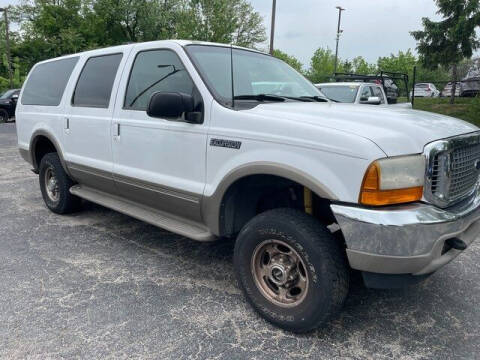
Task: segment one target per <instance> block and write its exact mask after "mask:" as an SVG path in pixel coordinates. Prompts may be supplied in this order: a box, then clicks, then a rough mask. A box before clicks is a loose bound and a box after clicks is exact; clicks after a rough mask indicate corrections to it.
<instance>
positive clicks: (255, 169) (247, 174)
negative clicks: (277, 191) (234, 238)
mask: <svg viewBox="0 0 480 360" xmlns="http://www.w3.org/2000/svg"><path fill="white" fill-rule="evenodd" d="M257 176H267V177H272V178H275V179H279V180H286V181H290V182H292V183H293V184H297V185H299V186H302V187H304V188H306V189H309V190H310V191H311V192H312V193H313V194H314V195H316V196H317V197H319V198H321V199H325V200H328V201H334V200H337V196H336V195H335V194H334V193H333V192H332V191H331V190H330V189H328V188H327V187H326V186H325V185H324V184H322V183H321V182H319V181H318V180H317V179H315V178H313V177H312V176H310V175H308V174H307V173H305V172H303V171H301V170H299V169H296V168H294V167H291V166H288V165H284V164H277V163H270V162H256V163H251V164H245V165H243V166H240V167H238V168H236V169H234V170H232V171H230V172H229V173H228V174H227V175H226V176H225V177H224V178H223V179H222V181H221V182H220V184H219V185H218V186H217V187H216V189H215V192H214V193H213V194H212V195H211V196H206V197H205V198H204V201H203V203H202V214H203V217H204V221H205V223H206V224H207V226H208V227H209V228H210V229H211V231H212V232H213V233H214V234H215V235H218V236H224V235H226V231H225V228H224V222H225V218H224V214H225V203H226V201H225V200H226V198H227V197H228V196H229V194H230V193H231V191H232V189H234V188H235V186H237V185H238V184H239V183H240V182H242V181H245V180H246V179H249V178H253V177H257Z"/></svg>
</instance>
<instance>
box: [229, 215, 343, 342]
mask: <svg viewBox="0 0 480 360" xmlns="http://www.w3.org/2000/svg"><path fill="white" fill-rule="evenodd" d="M262 249H265V251H264V252H262ZM259 252H260V255H259ZM259 256H260V258H259V259H258V257H259ZM292 264H294V265H292ZM234 266H235V271H236V274H237V278H238V281H239V283H240V287H241V288H242V290H243V292H244V294H245V296H246V297H247V300H248V301H249V302H250V304H251V305H252V306H253V307H254V308H255V309H256V310H257V311H258V312H259V313H260V314H261V315H262V316H263V317H264V318H265V319H266V320H268V321H269V322H271V323H273V324H275V325H277V326H279V327H281V328H283V329H285V330H289V331H293V332H299V333H301V332H307V331H310V330H313V329H315V328H317V327H319V326H321V325H323V324H325V323H326V322H327V321H328V320H329V319H331V318H332V316H334V315H335V314H337V312H338V311H339V310H340V309H341V307H342V306H343V303H344V301H345V298H346V296H347V294H348V287H349V270H348V265H347V261H346V256H345V251H344V249H343V247H342V245H341V243H340V242H339V241H338V240H337V239H336V238H335V237H334V236H333V235H332V234H331V233H330V231H329V230H328V229H327V228H326V227H324V226H323V225H321V224H320V222H318V221H317V220H316V219H315V218H313V217H312V216H310V215H307V214H305V213H303V212H300V211H298V210H294V209H275V210H270V211H267V212H265V213H262V214H260V215H257V216H256V217H255V218H253V219H252V220H251V221H250V222H248V223H247V224H246V225H245V226H244V228H243V229H242V231H241V232H240V234H239V236H238V238H237V241H236V243H235V252H234ZM285 279H287V280H285ZM302 292H303V293H302Z"/></svg>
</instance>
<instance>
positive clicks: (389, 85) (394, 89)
mask: <svg viewBox="0 0 480 360" xmlns="http://www.w3.org/2000/svg"><path fill="white" fill-rule="evenodd" d="M372 82H373V83H375V84H377V85H382V80H380V79H376V80H373V81H372ZM383 84H384V87H385V93H386V94H387V99H388V103H389V104H396V103H397V102H398V96H399V89H398V86H397V85H396V84H395V82H394V81H393V80H392V79H390V78H389V77H384V79H383Z"/></svg>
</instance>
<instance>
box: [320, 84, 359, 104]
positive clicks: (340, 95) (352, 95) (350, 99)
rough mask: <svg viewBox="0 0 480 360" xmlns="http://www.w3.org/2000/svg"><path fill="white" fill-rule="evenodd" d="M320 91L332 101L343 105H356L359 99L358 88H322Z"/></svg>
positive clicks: (336, 86)
mask: <svg viewBox="0 0 480 360" xmlns="http://www.w3.org/2000/svg"><path fill="white" fill-rule="evenodd" d="M320 91H321V92H322V93H324V94H325V96H326V97H327V98H329V99H330V100H333V101H337V102H341V103H354V102H355V99H356V98H357V92H358V86H353V85H352V86H338V85H335V86H322V87H320Z"/></svg>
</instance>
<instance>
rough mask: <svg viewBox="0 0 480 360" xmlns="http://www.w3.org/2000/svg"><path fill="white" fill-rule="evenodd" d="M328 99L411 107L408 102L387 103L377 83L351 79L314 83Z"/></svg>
mask: <svg viewBox="0 0 480 360" xmlns="http://www.w3.org/2000/svg"><path fill="white" fill-rule="evenodd" d="M315 86H316V87H317V89H318V90H320V91H321V92H322V94H324V95H325V97H327V98H328V99H329V100H331V101H333V102H337V103H343V104H356V105H382V106H395V107H397V108H399V107H401V108H405V109H411V108H412V104H411V103H410V102H403V103H397V102H395V103H394V104H389V103H388V100H387V95H386V94H385V90H384V89H383V86H381V85H378V84H372V83H368V82H367V83H366V82H359V81H352V82H330V83H321V84H315Z"/></svg>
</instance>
